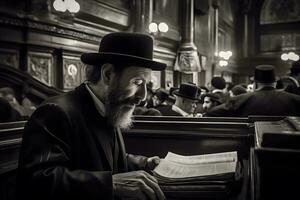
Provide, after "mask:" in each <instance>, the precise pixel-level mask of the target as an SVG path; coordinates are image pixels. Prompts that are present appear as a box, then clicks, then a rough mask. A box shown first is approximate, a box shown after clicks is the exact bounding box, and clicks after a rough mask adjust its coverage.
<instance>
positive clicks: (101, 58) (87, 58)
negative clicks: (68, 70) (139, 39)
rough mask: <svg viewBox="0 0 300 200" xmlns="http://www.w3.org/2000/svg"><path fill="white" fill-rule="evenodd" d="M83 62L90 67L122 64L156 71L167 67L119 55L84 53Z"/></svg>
mask: <svg viewBox="0 0 300 200" xmlns="http://www.w3.org/2000/svg"><path fill="white" fill-rule="evenodd" d="M81 61H82V62H83V63H85V64H88V65H96V66H97V65H101V64H104V63H105V62H109V63H120V64H125V65H136V66H140V67H145V68H150V69H152V70H155V71H162V70H165V69H166V67H167V65H166V64H164V63H161V62H156V61H154V60H150V59H146V58H142V57H137V56H132V55H127V54H117V53H104V52H100V53H84V54H82V55H81Z"/></svg>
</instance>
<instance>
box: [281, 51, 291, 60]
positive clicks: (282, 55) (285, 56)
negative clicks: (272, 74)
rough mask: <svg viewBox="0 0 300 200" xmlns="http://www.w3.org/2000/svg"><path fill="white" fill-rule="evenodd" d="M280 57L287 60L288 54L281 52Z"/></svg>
mask: <svg viewBox="0 0 300 200" xmlns="http://www.w3.org/2000/svg"><path fill="white" fill-rule="evenodd" d="M280 58H281V60H284V61H287V60H288V59H289V56H288V54H286V53H283V54H281V56H280Z"/></svg>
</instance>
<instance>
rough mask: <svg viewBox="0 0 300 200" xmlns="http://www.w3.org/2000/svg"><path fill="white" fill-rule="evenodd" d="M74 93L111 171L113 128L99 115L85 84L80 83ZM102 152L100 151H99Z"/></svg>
mask: <svg viewBox="0 0 300 200" xmlns="http://www.w3.org/2000/svg"><path fill="white" fill-rule="evenodd" d="M75 93H76V94H77V96H78V98H79V99H80V101H81V105H82V106H83V111H82V112H83V113H84V118H85V120H86V123H87V127H88V128H89V129H90V130H91V132H92V134H93V137H94V138H95V141H96V142H97V143H98V144H99V146H100V147H101V149H99V151H101V150H102V151H103V152H104V154H105V157H106V161H107V162H108V164H109V166H110V169H111V171H112V170H113V151H112V148H111V145H110V143H109V142H110V141H111V138H112V134H113V129H112V127H110V126H109V125H108V124H107V118H105V117H103V116H101V115H100V113H99V112H98V111H97V109H96V106H95V104H94V101H93V99H92V97H91V95H90V94H89V92H88V91H87V89H86V86H85V84H81V85H80V86H79V87H77V88H76V90H75ZM99 153H100V154H102V153H101V152H99Z"/></svg>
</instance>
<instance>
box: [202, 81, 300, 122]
mask: <svg viewBox="0 0 300 200" xmlns="http://www.w3.org/2000/svg"><path fill="white" fill-rule="evenodd" d="M249 115H268V116H276V115H277V116H278V115H282V116H300V96H297V95H294V94H290V93H287V92H284V91H278V90H275V89H274V88H269V87H268V88H264V89H262V90H259V91H255V92H252V93H247V94H242V95H238V96H236V97H233V98H232V99H230V100H228V102H227V103H224V104H221V105H219V106H216V107H214V108H213V109H212V110H210V111H209V112H207V113H206V115H205V116H208V117H223V116H224V117H247V116H249Z"/></svg>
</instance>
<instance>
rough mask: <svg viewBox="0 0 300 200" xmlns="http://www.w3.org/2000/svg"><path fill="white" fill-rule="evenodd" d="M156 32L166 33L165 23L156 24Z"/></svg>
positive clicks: (166, 25)
mask: <svg viewBox="0 0 300 200" xmlns="http://www.w3.org/2000/svg"><path fill="white" fill-rule="evenodd" d="M158 30H159V31H160V32H162V33H166V32H168V30H169V26H168V24H166V23H165V22H161V23H159V24H158Z"/></svg>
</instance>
